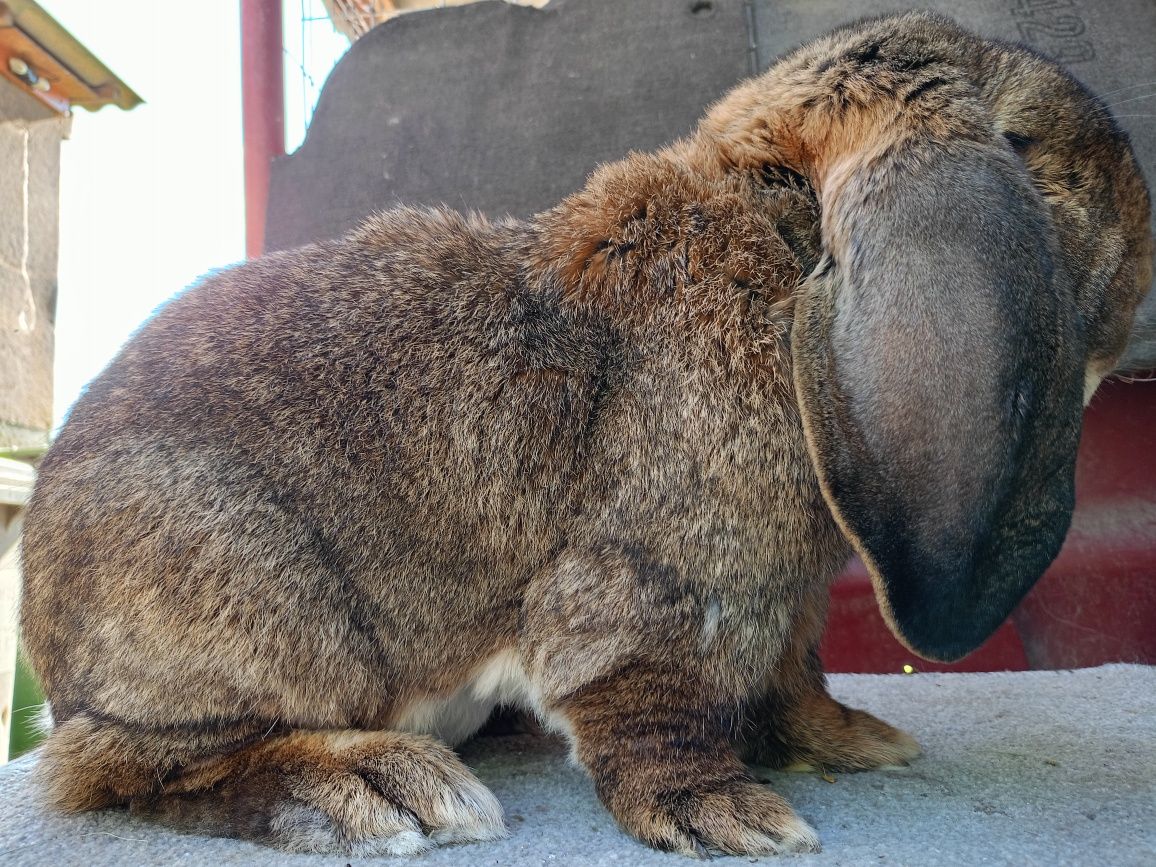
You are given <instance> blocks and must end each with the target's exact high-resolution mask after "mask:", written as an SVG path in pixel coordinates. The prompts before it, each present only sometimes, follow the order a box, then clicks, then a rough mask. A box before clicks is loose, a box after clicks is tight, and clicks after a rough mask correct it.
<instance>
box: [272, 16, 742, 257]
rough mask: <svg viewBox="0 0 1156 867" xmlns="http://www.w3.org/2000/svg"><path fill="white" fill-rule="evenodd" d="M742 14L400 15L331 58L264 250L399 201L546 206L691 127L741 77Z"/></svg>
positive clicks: (280, 184) (489, 209) (277, 192)
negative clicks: (602, 170) (604, 167)
mask: <svg viewBox="0 0 1156 867" xmlns="http://www.w3.org/2000/svg"><path fill="white" fill-rule="evenodd" d="M695 8H700V9H701V10H702V11H699V12H697V13H696V12H694V11H693V10H694V9H695ZM747 14H748V9H747V7H746V5H745V4H744V2H743V0H711V2H710V3H709V4H707V5H705V6H703V5H701V4H699V3H697V2H696V0H552V2H551V3H550V4H549V5H548V6H546V7H545V8H543V9H534V8H531V7H523V6H512V5H509V4H506V3H502V2H487V3H478V4H474V5H469V6H459V7H449V8H446V9H438V10H432V11H428V12H414V13H410V14H406V15H401V16H398V17H397V18H394V19H393V20H391V21H388V22H386V23H385V24H383V25H381V26H379V27H377V28H375V29H374V30H372V31H371V32H370V33H368V34H367V35H366V36H365V37H363V38H362V39H360V40H359V41H358V42H357V43H355V44H354V46H353V47H352V49H351V50H350V51H349V53H348V54H347V55H346V56H345V57H344V58H342V60H341V62H340V63H339V64H338V65H337V67H336V68H335V69H334V71H333V73H332V74H331V75H330V77H329V80H328V81H327V82H326V84H325V88H324V90H323V93H322V95H321V99H320V101H319V103H318V106H317V112H316V114H315V115H314V118H313V123H312V125H311V127H310V130H309V135H308V136H307V138H306V140H305V143H304V144H303V145H302V147H301V148H300V149H299V150H298V151H297V152H296V153H295V154H293V155H292V156H289V157H285V158H283V159H280V160H278V161H276V163H275V164H274V167H273V178H272V183H271V190H270V195H269V211H268V213H269V216H268V224H267V228H266V236H265V239H266V247H267V248H268V249H281V248H285V247H291V246H294V245H297V244H301V243H304V242H306V241H310V240H314V239H317V238H325V237H333V236H335V235H337V234H340V233H342V232H344V231H345V230H347V229H349V228H351V227H352V226H354V225H356V224H357V222H358V221H359V220H361V218H363V217H364V216H366V215H367V214H369V213H370V212H371V211H373V210H376V209H381V208H387V207H389V206H390V205H393V204H396V203H399V202H405V203H407V204H446V205H449V206H450V207H453V208H457V209H459V210H466V209H474V210H479V211H483V212H485V213H487V214H490V215H492V216H499V215H503V214H513V215H515V216H526V215H528V214H531V213H533V212H535V211H538V210H541V209H542V208H546V207H549V206H550V205H552V204H554V203H555V202H557V201H558V199H560V198H562V197H563V196H565V195H566V194H568V193H571V192H573V191H574V190H576V189H578V188H579V187H580V186H581V185H582V183H583V180H584V178H585V177H586V175H587V174H588V173H589V172H590V170H591V169H592V168H594V167H595V166H596V165H598V164H599V163H602V162H605V161H607V160H613V159H618V158H620V157H622V156H624V155H625V154H626V153H627V152H628V151H630V150H650V149H653V148H656V147H658V146H660V145H662V144H664V143H665V142H668V141H670V140H671V139H673V138H677V137H678V136H680V135H683V134H685V133H687V132H690V131H691V130H692V129H693V128H694V124H695V122H696V121H697V120H698V118H699V116H700V115H701V114H702V110H703V107H704V106H706V105H708V104H709V103H710V102H712V101H713V100H715V99H717V98H718V97H719V96H721V95H722V94H723V93H725V92H726V90H727V89H728V88H730V87H731V85H733V84H734V83H735V82H737V81H739V80H740V79H741V78H743V77H744V76H746V75H749V74H750V72H751V69H752V58H751V57H750V55H749V52H748V48H747Z"/></svg>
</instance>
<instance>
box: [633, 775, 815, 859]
mask: <svg viewBox="0 0 1156 867" xmlns="http://www.w3.org/2000/svg"><path fill="white" fill-rule="evenodd" d="M613 810H614V813H615V818H617V819H618V821H619V822H620V823H621V824H622V826H623V827H624V828H625V829H626V830H627V831H629V832H630V833H632V834H633V835H634V836H636V837H637V838H638V839H640V840H642V841H643V842H644V843H647V844H649V845H651V846H654V847H655V848H656V849H664V850H667V851H672V852H681V853H682V854H684V855H690V856H692V857H697V858H705V857H707V856H708V855H709V854H710V853H712V852H721V853H725V854H728V855H773V854H780V853H786V852H818V851H819V836H818V834H816V833H815V830H814V829H813V828H812V827H811V826H810V825H808V824H807V823H806V822H804V821H803V820H802V819H800V818H799V817H798V816H797V815H795V812H794V811H793V810H792V809H791V808H790V806H789V805H788V804H787V802H786V801H784V800H783V799H782V798H780V797H779V796H778V795H776V794H775V793H774V792H772V791H770V790H769V789H767V788H766V787H764V786H760V785H759V784H757V783H753V782H749V781H746V780H740V781H735V782H730V783H727V784H725V785H723V786H721V787H718V788H713V789H707V790H696V789H687V790H682V791H678V792H667V793H663V794H661V795H658V796H656V797H654V799H653V800H651V801H649V802H646V801H642V800H640V801H637V802H634V803H631V804H626V805H623V804H622V803H619V804H616V805H615V806H614V808H613Z"/></svg>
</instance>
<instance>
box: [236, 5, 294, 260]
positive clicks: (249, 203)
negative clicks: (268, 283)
mask: <svg viewBox="0 0 1156 867" xmlns="http://www.w3.org/2000/svg"><path fill="white" fill-rule="evenodd" d="M282 45H283V43H282V35H281V0H241V110H242V113H243V115H244V119H243V129H244V140H245V252H246V253H247V254H248V255H249V256H259V255H260V254H261V252H262V251H263V250H264V247H265V206H266V204H267V202H268V200H269V167H270V164H271V163H272V162H273V159H274V158H275V157H279V156H281V155H282V154H284V153H285V73H284V66H283V64H282V59H281V54H282Z"/></svg>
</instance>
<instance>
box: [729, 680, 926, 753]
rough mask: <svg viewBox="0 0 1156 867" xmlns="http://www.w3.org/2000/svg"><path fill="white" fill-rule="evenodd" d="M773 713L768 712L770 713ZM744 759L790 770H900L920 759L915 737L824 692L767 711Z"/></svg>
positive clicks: (746, 746) (759, 723) (755, 720)
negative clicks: (843, 703) (841, 702)
mask: <svg viewBox="0 0 1156 867" xmlns="http://www.w3.org/2000/svg"><path fill="white" fill-rule="evenodd" d="M768 710H769V711H770V712H767V711H768ZM764 713H765V714H766V715H765V716H761V718H756V719H754V720H752V722H754V723H755V732H754V734H753V737H750V738H749V739H748V740H747V742H746V744H745V745H744V746H745V750H744V757H745V758H746V759H747V760H748V761H750V762H752V763H754V764H759V765H765V766H768V767H772V768H780V769H782V770H787V771H802V772H807V771H839V772H843V773H848V772H852V771H869V770H896V769H899V768H903V767H906V766H907V765H908V764H909V763H910V762H911V761H912V760H914V759H916V758H918V757H919V755H920V754H921V750H920V748H919V744H918V743H917V742H916V740H915V738H913V737H911V735H909V734H907V733H906V732H904V731H901V730H900V729H897V728H895V727H894V726H891V725H888V724H887V723H885V722H883V720H881V719H879V718H877V717H875V716H873V715H872V714H869V713H867V712H866V711H863V710H856V709H854V708H849V707H846V706H844V705H842V704H840V703H839V702H837V701H836V700H835V699H833V698H832V697H831V696H830V695H828V694H826V693H825V692H814V693H811V694H809V695H806V696H805V697H802V698H798V699H795V700H794V701H791V702H790V703H788V704H787V706H786V707H782V706H779V707H775V708H773V710H771V709H764Z"/></svg>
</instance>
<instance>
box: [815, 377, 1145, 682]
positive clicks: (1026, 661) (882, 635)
mask: <svg viewBox="0 0 1156 867" xmlns="http://www.w3.org/2000/svg"><path fill="white" fill-rule="evenodd" d="M1154 455H1156V385H1153V384H1151V383H1132V384H1129V383H1123V382H1107V383H1104V384H1103V385H1102V386H1100V390H1099V391H1098V392H1097V393H1096V396H1095V397H1094V398H1093V399H1092V403H1091V405H1090V406H1089V407H1088V410H1087V412H1085V414H1084V433H1083V439H1082V441H1081V443H1080V457H1079V462H1078V464H1077V466H1076V512H1075V515H1074V516H1073V519H1072V529H1071V532H1070V533H1069V534H1068V539H1067V541H1066V542H1065V543H1064V547H1063V549H1062V550H1061V551H1060V555H1059V557H1057V558H1056V562H1055V563H1053V564H1052V567H1051V568H1050V569H1049V570H1048V572H1047V574H1045V575H1044V577H1043V578H1041V579H1040V582H1039V583H1038V584H1037V585H1036V586H1035V588H1033V590H1032V592H1031V593H1029V594H1028V596H1027V598H1026V599H1025V600H1024V601H1023V603H1022V604H1021V605H1020V606H1019V608H1017V609H1016V611H1015V612H1014V613H1013V614H1012V616H1011V618H1010V619H1009V620H1008V622H1006V623H1004V625H1003V626H1002V627H1001V628H1000V629H999V631H998V632H996V634H995V635H993V636H992V637H991V638H990V639H989V640H988V641H987V643H986V644H984V645H983V647H981V648H979V649H978V650H977V651H975V652H974V653H972V654H971V655H969V656H968V657H966V658H965V659H963V660H961V661H960V662H958V663H955V664H953V665H947V666H944V665H937V664H935V663H928V662H924V661H922V660H920V659H918V658H917V657H915V656H914V654H912V653H910V652H908V651H907V650H906V649H905V648H904V647H903V646H902V645H900V644H899V642H898V641H896V640H895V638H894V637H893V636H892V635H891V633H890V631H889V630H888V629H887V626H886V625H885V624H884V622H883V618H882V616H881V615H880V614H879V611H878V608H877V606H876V604H875V599H874V593H873V591H872V588H871V582H870V580H869V579H868V578H867V574H866V571H865V570H864V568H863V565H862V564H861V563H859V562H857V561H854V562H852V563H851V564H850V566H849V567H848V569H847V571H846V572H845V573H844V574H843V576H842V577H840V579H839V580H838V581H837V582H836V583H835V586H834V587H832V589H831V612H830V616H829V618H828V626H827V632H826V635H825V636H824V639H823V647H822V655H823V661H824V664H825V666H826V668H827V670H828V671H858V672H880V673H881V672H892V673H893V672H896V671H900V670H902V667H903V665H905V664H909V665H912V666H913V667H915V668H916V669H917V670H919V671H993V670H1012V671H1017V670H1022V669H1025V668H1036V669H1051V668H1077V667H1083V666H1091V665H1102V664H1103V663H1106V662H1142V663H1148V664H1156V459H1154V457H1153V456H1154Z"/></svg>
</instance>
